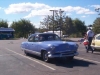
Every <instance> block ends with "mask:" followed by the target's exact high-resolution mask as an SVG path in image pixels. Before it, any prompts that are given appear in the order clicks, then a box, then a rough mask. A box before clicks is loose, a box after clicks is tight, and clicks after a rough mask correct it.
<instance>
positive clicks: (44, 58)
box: [42, 51, 49, 62]
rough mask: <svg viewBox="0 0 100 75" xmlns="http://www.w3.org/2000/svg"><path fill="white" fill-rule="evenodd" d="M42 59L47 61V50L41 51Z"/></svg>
mask: <svg viewBox="0 0 100 75" xmlns="http://www.w3.org/2000/svg"><path fill="white" fill-rule="evenodd" d="M42 59H43V61H46V62H48V61H49V58H48V53H47V51H43V52H42Z"/></svg>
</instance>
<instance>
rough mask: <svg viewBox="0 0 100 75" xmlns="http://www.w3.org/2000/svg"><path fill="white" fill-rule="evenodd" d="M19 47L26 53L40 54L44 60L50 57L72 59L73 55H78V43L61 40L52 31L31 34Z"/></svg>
mask: <svg viewBox="0 0 100 75" xmlns="http://www.w3.org/2000/svg"><path fill="white" fill-rule="evenodd" d="M21 49H22V50H23V51H24V52H25V54H26V55H27V54H34V55H37V56H40V57H41V58H42V59H43V60H44V61H46V62H47V61H49V59H50V58H56V57H65V58H68V59H73V57H74V56H76V55H78V52H77V49H78V44H76V43H75V42H66V41H62V40H61V39H60V37H59V36H58V35H56V34H53V33H35V34H31V35H30V36H29V38H28V41H26V42H22V43H21Z"/></svg>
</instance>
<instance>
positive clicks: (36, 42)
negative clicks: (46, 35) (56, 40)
mask: <svg viewBox="0 0 100 75" xmlns="http://www.w3.org/2000/svg"><path fill="white" fill-rule="evenodd" d="M32 45H33V46H32V51H33V52H34V54H36V55H40V52H39V50H38V47H39V36H38V35H35V36H34V39H33V42H32Z"/></svg>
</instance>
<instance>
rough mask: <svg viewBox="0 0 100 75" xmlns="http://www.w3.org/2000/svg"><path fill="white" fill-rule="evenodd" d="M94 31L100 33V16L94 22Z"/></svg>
mask: <svg viewBox="0 0 100 75" xmlns="http://www.w3.org/2000/svg"><path fill="white" fill-rule="evenodd" d="M93 31H94V32H95V34H98V33H100V17H98V18H96V20H95V21H94V23H93Z"/></svg>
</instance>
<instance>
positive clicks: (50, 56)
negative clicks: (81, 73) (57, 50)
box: [48, 52, 79, 58]
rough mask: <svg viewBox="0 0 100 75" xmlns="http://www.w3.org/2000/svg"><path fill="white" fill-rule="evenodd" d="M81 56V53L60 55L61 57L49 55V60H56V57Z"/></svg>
mask: <svg viewBox="0 0 100 75" xmlns="http://www.w3.org/2000/svg"><path fill="white" fill-rule="evenodd" d="M77 55H79V53H78V52H77V53H74V54H70V55H62V54H59V55H52V54H48V57H49V58H55V57H68V56H77Z"/></svg>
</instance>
